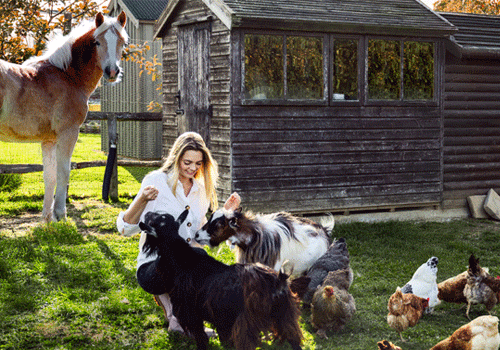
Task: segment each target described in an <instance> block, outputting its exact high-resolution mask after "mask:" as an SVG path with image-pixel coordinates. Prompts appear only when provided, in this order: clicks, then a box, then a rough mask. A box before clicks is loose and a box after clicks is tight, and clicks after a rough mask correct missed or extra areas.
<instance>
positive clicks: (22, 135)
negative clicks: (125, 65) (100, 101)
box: [0, 11, 128, 222]
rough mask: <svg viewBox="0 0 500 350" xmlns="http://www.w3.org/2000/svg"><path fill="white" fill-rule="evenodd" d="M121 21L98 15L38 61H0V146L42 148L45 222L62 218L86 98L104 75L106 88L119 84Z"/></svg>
mask: <svg viewBox="0 0 500 350" xmlns="http://www.w3.org/2000/svg"><path fill="white" fill-rule="evenodd" d="M126 21H127V17H126V15H125V12H123V11H122V12H121V13H120V14H119V15H118V16H117V17H116V18H112V17H108V16H104V15H103V14H102V13H98V14H97V15H96V17H95V19H94V20H89V21H85V22H83V23H82V24H80V25H79V26H77V27H76V28H74V29H73V30H72V31H71V32H70V33H69V34H68V35H66V36H63V37H61V36H56V37H55V38H54V39H52V40H50V42H49V43H48V46H47V50H46V51H45V52H44V53H43V54H42V55H41V56H38V57H33V58H30V59H28V60H27V61H25V62H24V63H23V64H22V65H18V64H13V63H9V62H6V61H2V60H0V140H1V141H6V142H40V143H41V148H42V158H43V181H44V187H45V192H44V199H43V210H42V218H43V219H44V220H45V221H46V222H49V221H59V220H61V219H64V218H66V196H67V191H68V183H69V175H70V166H71V155H72V154H73V150H74V147H75V144H76V141H77V139H78V134H79V128H80V125H81V124H83V122H84V121H85V118H86V115H87V111H88V99H89V97H90V95H91V94H92V93H93V92H94V90H95V88H96V87H97V84H98V83H99V80H100V79H101V77H102V76H103V75H104V77H105V78H106V80H107V81H108V82H109V83H110V84H113V83H118V82H119V81H120V80H121V75H122V70H121V68H120V60H121V56H122V51H123V48H124V46H125V45H126V44H127V41H128V35H127V33H126V31H125V23H126ZM56 185H57V188H56ZM54 190H55V196H54ZM54 197H55V198H54Z"/></svg>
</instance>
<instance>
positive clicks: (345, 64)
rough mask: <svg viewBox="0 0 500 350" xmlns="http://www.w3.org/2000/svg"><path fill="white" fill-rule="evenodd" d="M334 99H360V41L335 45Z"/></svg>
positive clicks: (342, 41) (343, 41)
mask: <svg viewBox="0 0 500 350" xmlns="http://www.w3.org/2000/svg"><path fill="white" fill-rule="evenodd" d="M333 99H334V100H357V99H358V41H357V40H347V39H346V40H341V39H339V40H335V41H334V43H333Z"/></svg>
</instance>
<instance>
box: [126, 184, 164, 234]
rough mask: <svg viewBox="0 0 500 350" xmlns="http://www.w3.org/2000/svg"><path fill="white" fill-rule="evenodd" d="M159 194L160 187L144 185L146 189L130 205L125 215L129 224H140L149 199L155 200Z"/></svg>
mask: <svg viewBox="0 0 500 350" xmlns="http://www.w3.org/2000/svg"><path fill="white" fill-rule="evenodd" d="M157 196H158V189H157V188H156V187H154V186H153V185H149V186H146V187H144V190H143V191H142V192H141V193H140V194H139V196H138V197H137V199H136V200H134V202H133V203H132V204H131V205H130V207H129V208H128V209H127V210H126V211H125V214H124V215H123V221H125V222H126V223H127V224H132V225H135V224H138V223H139V220H140V218H141V215H142V212H143V211H144V209H145V208H146V205H147V204H148V202H149V201H152V200H155V199H156V197H157Z"/></svg>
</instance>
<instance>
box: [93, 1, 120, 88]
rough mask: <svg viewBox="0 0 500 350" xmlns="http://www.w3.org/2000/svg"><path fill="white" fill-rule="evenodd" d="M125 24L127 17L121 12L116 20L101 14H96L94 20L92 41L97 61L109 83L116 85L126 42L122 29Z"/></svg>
mask: <svg viewBox="0 0 500 350" xmlns="http://www.w3.org/2000/svg"><path fill="white" fill-rule="evenodd" d="M126 22H127V16H126V15H125V12H123V11H122V12H121V13H120V14H119V15H118V17H116V18H107V17H104V16H103V15H102V13H98V14H97V16H96V18H95V25H96V29H95V32H94V41H95V45H96V50H97V55H98V61H99V64H100V66H101V69H102V71H103V73H104V77H105V78H106V80H107V81H108V82H109V83H118V82H119V81H120V80H121V75H122V69H121V68H120V61H121V58H122V51H123V47H124V46H125V45H126V43H127V41H128V35H127V33H126V32H125V29H124V28H125V23H126Z"/></svg>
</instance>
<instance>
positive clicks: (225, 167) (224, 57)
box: [163, 0, 232, 203]
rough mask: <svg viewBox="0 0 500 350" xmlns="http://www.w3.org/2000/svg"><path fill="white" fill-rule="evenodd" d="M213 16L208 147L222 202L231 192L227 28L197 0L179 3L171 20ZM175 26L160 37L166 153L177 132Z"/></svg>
mask: <svg viewBox="0 0 500 350" xmlns="http://www.w3.org/2000/svg"><path fill="white" fill-rule="evenodd" d="M207 16H212V17H213V20H212V33H211V42H210V91H207V93H209V94H210V103H211V105H212V108H213V119H212V123H211V130H210V134H211V140H210V142H211V147H210V148H211V151H212V155H213V156H214V158H215V160H216V161H217V162H218V164H219V173H220V181H219V184H218V196H219V201H221V202H222V203H223V202H224V201H225V200H226V199H227V197H229V195H230V193H231V190H232V188H231V164H230V155H231V150H230V144H231V141H230V124H231V123H230V111H231V107H230V104H229V101H230V86H231V84H230V73H231V68H230V61H231V59H230V54H231V47H230V32H229V30H228V29H227V27H226V26H225V25H224V24H223V23H222V22H221V21H220V20H218V19H217V17H216V16H215V15H214V14H213V13H212V12H211V11H210V10H209V9H208V8H207V7H206V6H205V5H204V4H203V3H202V2H201V1H199V0H186V1H182V2H180V4H179V8H178V9H176V11H175V14H174V18H173V20H172V22H176V21H184V22H185V21H196V20H197V19H206V17H207ZM177 50H178V44H177V27H176V26H171V27H170V28H169V29H168V30H167V31H166V34H165V36H164V37H163V93H164V95H163V97H164V102H163V116H164V118H163V122H164V129H163V145H164V150H163V153H164V154H165V155H166V154H167V153H168V151H169V149H170V147H171V146H172V144H173V142H174V141H175V139H176V138H177V136H178V131H177V114H176V113H175V111H176V110H177V108H178V102H177V100H176V98H175V96H176V95H177V92H178V89H179V85H178V56H177Z"/></svg>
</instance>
